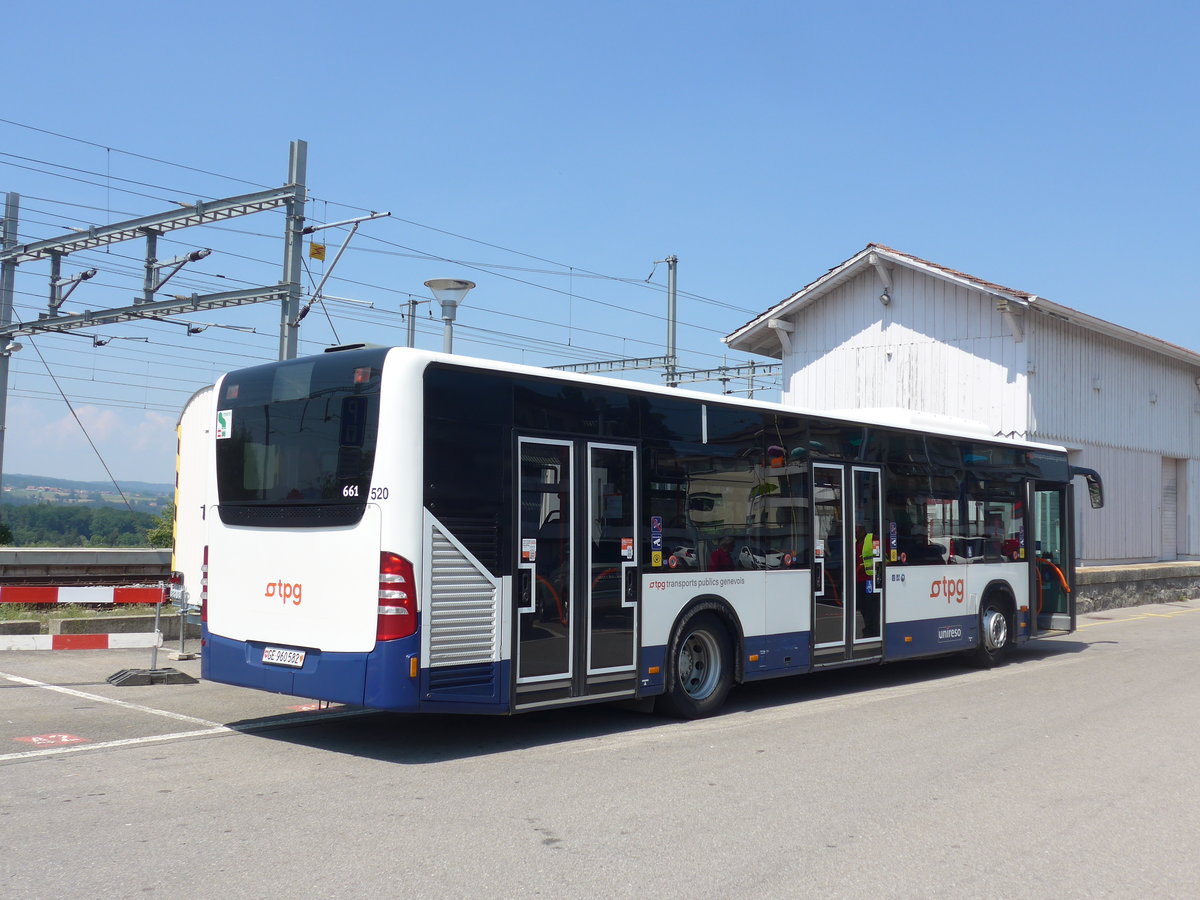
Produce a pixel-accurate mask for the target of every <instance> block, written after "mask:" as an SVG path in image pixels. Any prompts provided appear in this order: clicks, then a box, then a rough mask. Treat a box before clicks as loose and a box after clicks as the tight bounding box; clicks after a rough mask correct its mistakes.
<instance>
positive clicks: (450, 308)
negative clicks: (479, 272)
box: [425, 278, 475, 353]
mask: <svg viewBox="0 0 1200 900" xmlns="http://www.w3.org/2000/svg"><path fill="white" fill-rule="evenodd" d="M425 287H427V288H429V290H431V291H432V292H433V296H434V299H436V300H437V302H438V303H440V304H441V305H442V323H443V329H442V352H443V353H452V352H453V351H454V319H455V317H456V316H457V315H458V307H459V306H460V305H461V304H462V302H463V298H465V297H466V296H467V292H468V291H469V290H471V288H473V287H475V282H473V281H464V280H462V279H461V278H433V279H430V280H429V281H427V282H425Z"/></svg>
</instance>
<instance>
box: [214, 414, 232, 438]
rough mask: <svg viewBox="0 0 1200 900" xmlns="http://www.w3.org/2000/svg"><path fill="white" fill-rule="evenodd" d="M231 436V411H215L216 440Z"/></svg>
mask: <svg viewBox="0 0 1200 900" xmlns="http://www.w3.org/2000/svg"><path fill="white" fill-rule="evenodd" d="M232 435H233V410H232V409H218V410H217V440H218V441H222V440H225V439H226V438H228V437H231V436H232Z"/></svg>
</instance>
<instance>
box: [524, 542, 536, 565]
mask: <svg viewBox="0 0 1200 900" xmlns="http://www.w3.org/2000/svg"><path fill="white" fill-rule="evenodd" d="M521 562H537V538H521Z"/></svg>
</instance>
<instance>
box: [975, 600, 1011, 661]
mask: <svg viewBox="0 0 1200 900" xmlns="http://www.w3.org/2000/svg"><path fill="white" fill-rule="evenodd" d="M1012 645H1013V628H1012V607H1011V604H1009V603H1008V602H1007V598H1005V597H1004V596H1002V595H1001V594H997V593H991V594H986V595H985V596H984V598H983V602H982V603H981V604H980V605H979V646H978V647H976V648H975V653H974V657H973V658H974V661H975V664H976V665H978V666H979V667H980V668H983V669H991V668H995V667H996V666H998V665H1000V664H1001V663H1002V662H1004V659H1005V657H1007V656H1008V651H1009V649H1011V647H1012Z"/></svg>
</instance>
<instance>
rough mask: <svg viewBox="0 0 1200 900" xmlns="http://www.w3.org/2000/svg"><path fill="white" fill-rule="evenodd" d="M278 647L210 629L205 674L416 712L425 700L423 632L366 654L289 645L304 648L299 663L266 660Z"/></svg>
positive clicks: (283, 690)
mask: <svg viewBox="0 0 1200 900" xmlns="http://www.w3.org/2000/svg"><path fill="white" fill-rule="evenodd" d="M277 646H279V645H277V644H267V643H264V642H262V641H236V640H231V639H230V638H225V637H221V636H220V635H215V634H212V633H207V634H206V635H205V643H204V650H203V652H202V654H201V662H200V675H201V677H202V678H205V679H207V680H209V681H217V682H220V683H222V684H233V685H238V686H240V687H248V688H255V689H257V690H260V691H272V692H274V693H277V694H290V695H292V696H296V697H306V698H309V699H312V700H328V701H330V702H333V703H346V704H350V705H352V706H368V707H371V708H372V709H393V710H399V711H407V712H415V711H416V710H417V709H418V707H419V705H420V695H419V687H420V685H419V680H418V679H417V678H413V677H411V674H410V673H411V672H412V668H413V666H412V660H413V659H418V658H419V656H420V637H419V636H418V635H413V636H412V637H411V638H401V639H399V640H394V641H381V642H380V643H378V644H376V645H375V649H374V650H371V651H369V652H366V653H331V652H327V651H322V650H314V649H311V648H307V647H294V648H293V647H284V648H283V649H287V650H292V649H294V650H301V651H303V652H304V660H303V663H302V665H300V666H298V667H293V666H285V665H278V664H274V663H268V662H263V651H264V650H265V649H266V648H267V647H277Z"/></svg>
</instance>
